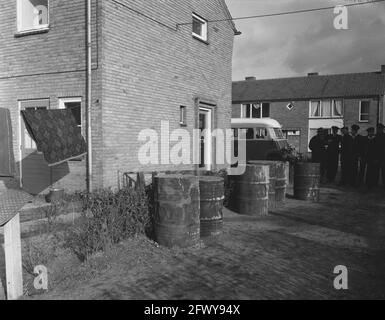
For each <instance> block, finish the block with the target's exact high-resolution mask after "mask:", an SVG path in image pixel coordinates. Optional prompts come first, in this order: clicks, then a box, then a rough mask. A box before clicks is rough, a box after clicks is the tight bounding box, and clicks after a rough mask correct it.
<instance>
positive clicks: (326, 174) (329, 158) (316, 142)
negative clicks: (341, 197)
mask: <svg viewBox="0 0 385 320" xmlns="http://www.w3.org/2000/svg"><path fill="white" fill-rule="evenodd" d="M384 129H385V126H384V125H383V124H381V123H380V124H378V125H377V130H376V129H375V128H373V127H371V128H368V129H367V135H366V136H362V135H361V134H360V133H359V132H360V127H359V126H358V125H356V124H354V125H352V127H351V130H350V131H349V128H348V127H343V128H341V134H339V131H340V129H339V128H338V127H332V133H331V134H328V132H327V131H326V130H325V129H323V128H319V129H318V131H317V135H316V136H315V137H313V138H312V139H311V140H310V144H309V148H310V150H311V151H312V161H313V162H317V163H320V164H321V179H322V180H323V181H324V180H325V179H327V181H328V182H329V183H333V182H334V181H335V179H336V176H337V171H338V166H339V162H341V180H340V185H347V184H350V185H351V186H354V187H359V186H361V185H363V184H364V183H365V184H366V186H367V187H368V188H373V187H376V186H378V182H379V177H380V176H381V180H382V185H383V186H384V187H385V132H384Z"/></svg>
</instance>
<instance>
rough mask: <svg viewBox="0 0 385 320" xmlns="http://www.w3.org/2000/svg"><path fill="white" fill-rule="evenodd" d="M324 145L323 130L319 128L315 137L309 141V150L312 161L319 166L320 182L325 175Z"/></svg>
mask: <svg viewBox="0 0 385 320" xmlns="http://www.w3.org/2000/svg"><path fill="white" fill-rule="evenodd" d="M326 144H327V141H326V137H325V130H324V129H323V128H319V129H318V130H317V135H316V136H314V137H313V138H312V139H311V140H310V143H309V149H310V150H311V152H312V161H313V162H315V163H320V164H321V172H320V173H321V180H323V179H324V177H325V173H326Z"/></svg>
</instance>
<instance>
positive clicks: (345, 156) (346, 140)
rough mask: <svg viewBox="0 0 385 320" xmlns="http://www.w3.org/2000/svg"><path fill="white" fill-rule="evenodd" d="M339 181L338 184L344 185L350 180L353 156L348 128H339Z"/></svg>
mask: <svg viewBox="0 0 385 320" xmlns="http://www.w3.org/2000/svg"><path fill="white" fill-rule="evenodd" d="M341 132H342V141H341V182H340V185H345V184H347V183H348V182H349V181H350V176H351V172H352V158H353V138H352V136H351V135H350V134H349V128H348V127H344V128H342V129H341Z"/></svg>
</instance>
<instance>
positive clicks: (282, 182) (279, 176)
mask: <svg viewBox="0 0 385 320" xmlns="http://www.w3.org/2000/svg"><path fill="white" fill-rule="evenodd" d="M275 169H276V179H275V201H276V205H280V204H283V203H284V202H285V200H286V186H287V181H286V163H285V162H281V161H277V162H276V167H275Z"/></svg>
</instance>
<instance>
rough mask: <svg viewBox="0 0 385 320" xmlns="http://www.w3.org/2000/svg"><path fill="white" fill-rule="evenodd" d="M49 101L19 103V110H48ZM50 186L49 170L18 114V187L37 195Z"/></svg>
mask: <svg viewBox="0 0 385 320" xmlns="http://www.w3.org/2000/svg"><path fill="white" fill-rule="evenodd" d="M48 108H49V100H48V99H44V100H27V101H19V109H20V111H22V110H27V109H33V110H39V109H48ZM50 184H51V170H50V168H49V167H48V163H47V162H46V161H45V160H44V155H43V153H41V152H38V151H37V147H36V143H35V142H34V141H33V140H32V138H31V137H30V135H29V133H28V131H27V129H26V127H25V123H24V119H23V117H22V115H21V113H20V185H21V187H22V188H23V189H24V190H25V191H27V192H28V193H31V194H34V195H36V194H39V193H41V192H42V191H44V190H45V189H47V188H48V187H49V186H50Z"/></svg>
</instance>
